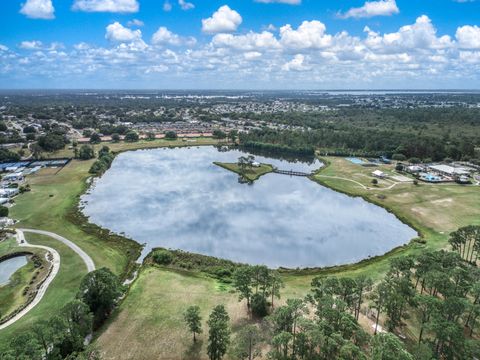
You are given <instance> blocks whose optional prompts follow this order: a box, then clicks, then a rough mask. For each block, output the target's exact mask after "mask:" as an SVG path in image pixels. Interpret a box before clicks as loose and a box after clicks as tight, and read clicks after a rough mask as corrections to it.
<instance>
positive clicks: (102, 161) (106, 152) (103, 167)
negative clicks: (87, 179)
mask: <svg viewBox="0 0 480 360" xmlns="http://www.w3.org/2000/svg"><path fill="white" fill-rule="evenodd" d="M114 158H115V155H114V154H113V153H112V152H110V148H109V147H108V146H103V147H102V148H101V149H100V151H99V152H98V160H97V161H95V162H94V163H93V164H92V166H91V167H90V170H89V173H90V174H94V175H97V176H100V175H102V174H103V173H104V172H105V171H107V170H108V169H109V168H110V166H111V165H112V162H113V159H114Z"/></svg>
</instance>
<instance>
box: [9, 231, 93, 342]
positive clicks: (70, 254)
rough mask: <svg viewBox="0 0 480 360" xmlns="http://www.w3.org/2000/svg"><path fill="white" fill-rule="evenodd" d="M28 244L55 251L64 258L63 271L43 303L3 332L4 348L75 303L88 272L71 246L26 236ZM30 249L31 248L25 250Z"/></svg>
mask: <svg viewBox="0 0 480 360" xmlns="http://www.w3.org/2000/svg"><path fill="white" fill-rule="evenodd" d="M25 238H26V240H27V241H28V242H29V243H31V244H34V245H44V246H48V247H51V248H54V249H56V250H57V251H58V253H59V254H60V259H61V260H60V271H59V272H58V274H57V276H56V277H55V279H54V280H53V282H52V283H51V284H50V286H49V287H48V290H47V292H46V294H45V296H44V297H43V299H42V301H41V302H40V303H39V304H38V305H37V306H36V307H35V308H33V310H31V311H30V312H29V313H28V314H27V315H25V316H24V317H23V318H21V319H20V320H18V321H17V322H15V323H14V324H12V325H10V326H9V327H7V328H6V329H3V330H0V347H2V346H3V345H6V344H8V343H9V342H10V341H11V339H12V338H13V337H15V335H17V334H20V333H22V332H25V331H27V330H29V329H30V327H31V325H32V324H34V323H36V322H38V321H41V320H45V321H48V319H50V317H51V316H52V315H54V314H56V313H58V311H59V310H60V309H61V308H62V307H63V306H64V305H65V304H66V303H67V302H69V301H71V300H73V299H74V297H75V295H76V293H77V291H78V287H79V285H80V282H81V280H82V278H83V276H84V275H85V274H86V273H87V268H86V266H85V264H84V262H83V260H82V259H81V258H80V257H79V256H78V255H77V254H76V253H75V252H74V251H73V250H71V249H70V248H69V247H68V246H66V245H64V244H63V243H61V242H59V241H57V240H54V239H51V238H50V237H47V236H43V235H37V234H29V233H25ZM23 249H28V248H23Z"/></svg>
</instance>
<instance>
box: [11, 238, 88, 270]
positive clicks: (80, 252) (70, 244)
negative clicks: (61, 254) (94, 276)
mask: <svg viewBox="0 0 480 360" xmlns="http://www.w3.org/2000/svg"><path fill="white" fill-rule="evenodd" d="M18 230H20V231H22V232H27V233H33V234H40V235H45V236H49V237H51V238H53V239H55V240H58V241H60V242H62V243H64V244H65V245H67V246H68V247H69V248H70V249H72V250H73V251H75V252H76V253H77V254H78V256H80V257H81V258H82V260H83V262H84V263H85V265H86V266H87V270H88V272H91V271H93V270H95V264H94V263H93V260H92V258H91V257H90V256H88V254H87V253H86V252H85V251H83V250H82V249H80V247H78V246H77V245H76V244H75V243H73V242H71V241H70V240H68V239H66V238H64V237H63V236H60V235H57V234H55V233H53V232H50V231H45V230H34V229H18Z"/></svg>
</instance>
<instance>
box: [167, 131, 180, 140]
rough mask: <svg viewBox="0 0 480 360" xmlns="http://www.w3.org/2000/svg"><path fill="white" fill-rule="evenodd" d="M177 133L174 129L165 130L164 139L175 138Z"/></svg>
mask: <svg viewBox="0 0 480 360" xmlns="http://www.w3.org/2000/svg"><path fill="white" fill-rule="evenodd" d="M177 137H178V136H177V133H176V132H175V131H167V132H166V133H165V139H167V140H175V139H176V138H177Z"/></svg>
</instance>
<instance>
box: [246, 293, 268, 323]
mask: <svg viewBox="0 0 480 360" xmlns="http://www.w3.org/2000/svg"><path fill="white" fill-rule="evenodd" d="M250 306H251V309H252V314H253V315H254V316H257V317H264V316H266V315H267V300H266V299H265V297H264V296H262V295H261V294H258V293H257V294H253V296H252V299H251V303H250Z"/></svg>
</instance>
